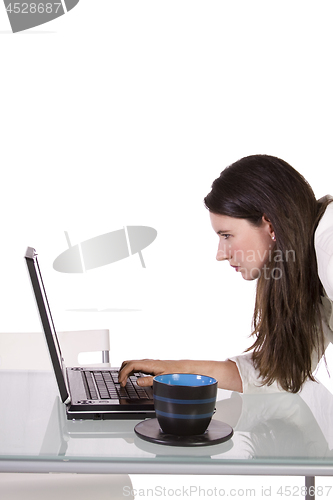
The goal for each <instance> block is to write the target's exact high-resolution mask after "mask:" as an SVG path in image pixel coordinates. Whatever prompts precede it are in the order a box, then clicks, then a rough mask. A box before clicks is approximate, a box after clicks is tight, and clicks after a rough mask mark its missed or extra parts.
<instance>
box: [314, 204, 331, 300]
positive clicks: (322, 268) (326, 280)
mask: <svg viewBox="0 0 333 500" xmlns="http://www.w3.org/2000/svg"><path fill="white" fill-rule="evenodd" d="M327 199H332V197H331V196H325V197H324V198H322V199H321V200H319V201H320V202H322V201H326V200H327ZM314 244H315V250H316V256H317V264H318V275H319V278H320V280H321V282H322V284H323V287H324V288H325V291H326V293H327V295H328V297H329V298H330V299H331V300H333V202H332V203H329V204H328V205H327V207H326V210H325V212H324V214H323V216H322V218H321V219H320V221H319V224H318V226H317V229H316V231H315V235H314Z"/></svg>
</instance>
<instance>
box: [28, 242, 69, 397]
mask: <svg viewBox="0 0 333 500" xmlns="http://www.w3.org/2000/svg"><path fill="white" fill-rule="evenodd" d="M25 260H26V262H27V266H28V271H29V275H30V279H31V284H32V288H33V291H34V295H35V299H36V303H37V307H38V311H39V316H40V319H41V322H42V326H43V330H44V334H45V338H46V342H47V346H48V349H49V353H50V357H51V361H52V365H53V369H54V373H55V376H56V379H57V383H58V387H59V392H60V397H61V400H62V402H63V403H68V402H69V399H70V398H69V393H68V388H67V384H66V380H65V377H64V369H65V365H64V360H63V357H62V355H61V349H60V345H59V341H58V337H57V333H56V330H55V327H54V323H53V319H52V315H51V311H50V306H49V303H48V300H47V296H46V292H45V288H44V284H43V280H42V275H41V272H40V268H39V264H38V260H37V252H36V250H35V249H34V248H31V247H28V248H27V251H26V254H25Z"/></svg>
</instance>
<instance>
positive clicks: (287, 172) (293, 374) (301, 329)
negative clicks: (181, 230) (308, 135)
mask: <svg viewBox="0 0 333 500" xmlns="http://www.w3.org/2000/svg"><path fill="white" fill-rule="evenodd" d="M204 202H205V205H206V207H207V208H208V209H209V210H210V211H211V212H213V213H215V214H220V215H227V216H229V217H236V218H242V219H247V220H248V221H249V222H250V223H251V224H253V225H254V226H256V227H258V226H260V225H261V224H262V217H263V216H265V217H266V219H268V220H269V221H270V222H271V224H272V227H273V229H274V233H275V237H276V242H275V246H274V251H273V252H272V254H271V256H270V259H269V261H268V262H267V263H266V270H265V273H264V274H263V273H262V274H261V275H260V277H259V278H258V282H257V291H256V302H255V309H254V315H253V332H252V335H254V336H255V341H254V343H253V345H252V346H251V347H250V348H249V349H248V351H250V350H253V353H252V355H253V363H254V366H255V367H256V368H257V369H258V370H259V373H260V376H261V377H262V380H263V384H267V385H271V384H272V383H273V382H274V381H277V382H278V384H279V385H280V386H281V387H282V388H283V389H284V390H286V391H289V392H293V393H296V392H298V391H299V390H300V389H301V386H302V384H303V383H304V381H305V380H306V379H307V378H309V379H311V380H314V378H313V375H312V369H311V360H312V356H313V354H314V353H315V354H316V355H317V356H318V360H319V359H320V357H321V356H322V355H323V353H324V340H323V338H324V337H323V331H322V326H321V321H319V319H320V310H319V305H320V298H321V295H322V294H323V289H322V284H321V282H320V280H319V277H318V272H317V261H316V254H315V249H314V231H315V229H316V227H317V225H318V221H319V220H320V218H321V216H322V214H323V213H324V211H325V209H326V206H327V203H325V204H321V203H319V202H317V201H316V198H315V196H314V193H313V191H312V189H311V187H310V185H309V184H308V182H307V181H306V180H305V179H304V177H303V176H302V175H301V174H299V173H298V172H297V171H296V170H295V169H294V168H292V167H291V166H290V165H289V164H288V163H286V162H285V161H283V160H281V159H279V158H276V157H273V156H268V155H253V156H248V157H245V158H242V159H241V160H239V161H237V162H235V163H233V164H232V165H230V166H229V167H227V168H226V169H225V170H223V172H222V173H221V175H220V177H218V178H217V179H216V180H215V181H214V182H213V185H212V190H211V192H210V193H209V194H208V195H207V196H206V198H205V200H204Z"/></svg>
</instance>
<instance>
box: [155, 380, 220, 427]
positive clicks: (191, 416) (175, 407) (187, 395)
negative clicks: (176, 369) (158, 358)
mask: <svg viewBox="0 0 333 500" xmlns="http://www.w3.org/2000/svg"><path fill="white" fill-rule="evenodd" d="M153 392H154V407H155V412H156V417H157V419H158V423H159V425H160V427H161V429H162V431H163V432H164V433H167V434H174V435H177V436H192V435H198V434H203V433H204V432H205V431H206V429H207V427H208V425H209V423H210V421H211V419H212V416H213V414H214V412H215V405H216V396H217V380H216V379H215V378H212V377H208V376H206V375H197V374H193V373H169V374H165V375H157V376H155V377H154V379H153Z"/></svg>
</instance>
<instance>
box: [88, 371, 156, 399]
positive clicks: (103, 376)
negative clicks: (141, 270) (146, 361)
mask: <svg viewBox="0 0 333 500" xmlns="http://www.w3.org/2000/svg"><path fill="white" fill-rule="evenodd" d="M81 373H82V377H83V383H84V385H85V388H86V392H87V397H88V399H120V398H126V399H152V397H151V396H149V395H148V394H147V392H146V391H145V389H144V388H143V387H139V386H138V385H137V384H136V380H137V378H138V377H141V376H142V374H141V373H134V375H131V376H130V377H128V379H127V382H126V386H125V387H121V385H120V384H119V382H118V372H117V371H112V370H111V371H110V370H101V371H82V372H81Z"/></svg>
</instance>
